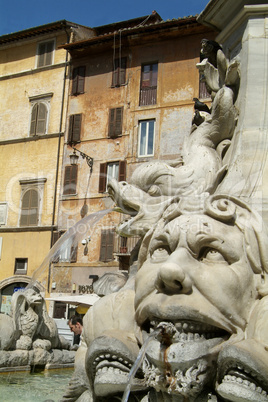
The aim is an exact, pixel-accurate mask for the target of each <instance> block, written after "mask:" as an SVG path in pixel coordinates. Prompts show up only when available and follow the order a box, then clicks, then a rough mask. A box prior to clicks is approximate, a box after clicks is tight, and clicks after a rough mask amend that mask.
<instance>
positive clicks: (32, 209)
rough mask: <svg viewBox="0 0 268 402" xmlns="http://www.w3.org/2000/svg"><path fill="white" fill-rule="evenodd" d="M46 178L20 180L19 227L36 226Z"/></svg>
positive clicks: (38, 220) (38, 221)
mask: <svg viewBox="0 0 268 402" xmlns="http://www.w3.org/2000/svg"><path fill="white" fill-rule="evenodd" d="M46 180H47V179H46V178H39V179H26V180H23V179H22V180H20V185H21V187H22V188H21V207H20V210H21V214H20V226H38V225H39V223H40V217H41V210H42V200H43V194H44V186H45V182H46Z"/></svg>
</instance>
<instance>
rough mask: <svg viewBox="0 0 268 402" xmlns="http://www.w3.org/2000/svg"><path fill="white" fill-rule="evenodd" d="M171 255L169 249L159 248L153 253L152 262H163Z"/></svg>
mask: <svg viewBox="0 0 268 402" xmlns="http://www.w3.org/2000/svg"><path fill="white" fill-rule="evenodd" d="M169 255H170V250H169V248H168V247H165V246H162V247H158V248H156V249H154V250H153V252H152V254H151V258H152V260H155V261H156V260H157V261H162V260H166V259H167V258H168V256H169Z"/></svg>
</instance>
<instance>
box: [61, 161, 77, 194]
mask: <svg viewBox="0 0 268 402" xmlns="http://www.w3.org/2000/svg"><path fill="white" fill-rule="evenodd" d="M77 171H78V166H77V165H70V166H66V167H65V174H64V184H63V195H71V194H76V185H77Z"/></svg>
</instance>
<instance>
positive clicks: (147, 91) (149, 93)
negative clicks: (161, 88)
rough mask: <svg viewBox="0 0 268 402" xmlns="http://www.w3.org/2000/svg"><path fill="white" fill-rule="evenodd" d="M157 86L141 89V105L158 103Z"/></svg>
mask: <svg viewBox="0 0 268 402" xmlns="http://www.w3.org/2000/svg"><path fill="white" fill-rule="evenodd" d="M156 95H157V87H144V88H141V89H140V106H146V105H155V104H156Z"/></svg>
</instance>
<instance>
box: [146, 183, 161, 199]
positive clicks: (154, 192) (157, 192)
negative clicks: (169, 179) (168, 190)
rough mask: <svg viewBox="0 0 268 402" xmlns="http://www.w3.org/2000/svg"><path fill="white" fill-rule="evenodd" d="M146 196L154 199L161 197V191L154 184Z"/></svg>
mask: <svg viewBox="0 0 268 402" xmlns="http://www.w3.org/2000/svg"><path fill="white" fill-rule="evenodd" d="M148 194H150V195H151V196H153V197H155V196H158V195H161V194H162V193H161V190H160V187H158V186H157V185H156V184H153V185H152V186H151V187H150V188H149V190H148Z"/></svg>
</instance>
